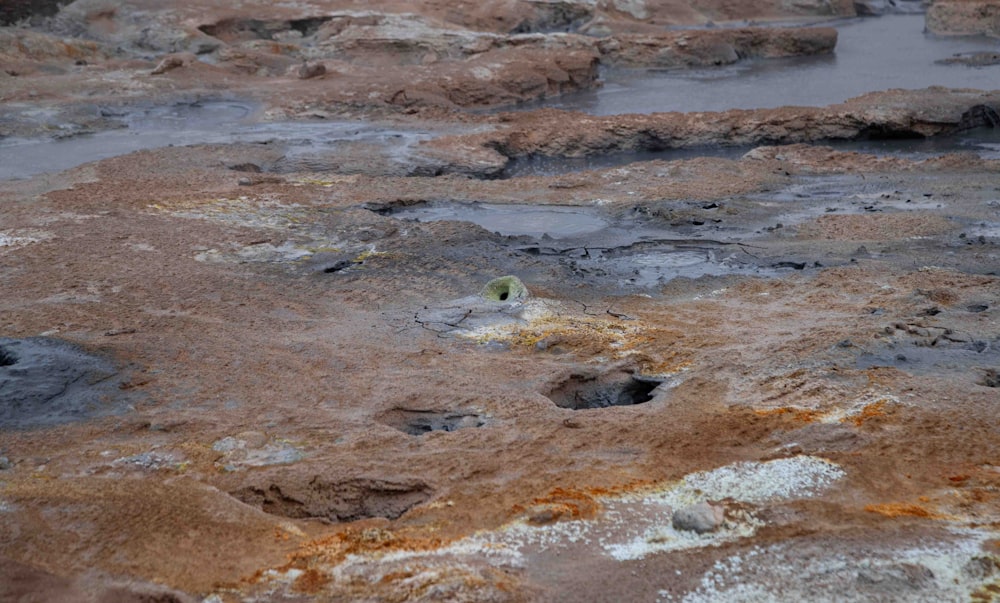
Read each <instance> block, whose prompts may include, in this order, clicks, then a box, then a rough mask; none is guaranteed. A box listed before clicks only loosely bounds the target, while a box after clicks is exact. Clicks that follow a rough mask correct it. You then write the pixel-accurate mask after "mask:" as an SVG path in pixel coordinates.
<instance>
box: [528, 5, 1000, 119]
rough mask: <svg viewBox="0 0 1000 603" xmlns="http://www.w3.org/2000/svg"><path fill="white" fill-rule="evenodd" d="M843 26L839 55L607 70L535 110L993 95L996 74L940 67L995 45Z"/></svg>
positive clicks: (908, 27) (918, 31)
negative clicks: (591, 86)
mask: <svg viewBox="0 0 1000 603" xmlns="http://www.w3.org/2000/svg"><path fill="white" fill-rule="evenodd" d="M835 25H837V32H838V39H837V47H836V50H835V52H834V54H833V55H819V56H811V57H795V58H779V59H766V60H753V61H746V62H742V63H738V64H734V65H731V66H726V67H720V68H713V69H690V70H683V71H676V70H671V71H653V70H618V69H608V70H606V71H605V72H604V74H603V80H604V86H603V87H601V88H599V89H597V90H595V91H588V92H580V93H574V94H571V95H566V96H562V97H559V98H557V99H553V100H551V101H547V102H545V103H539V104H534V105H530V106H528V107H530V108H535V107H538V106H547V107H555V108H559V109H566V110H572V111H584V112H586V113H591V114H594V115H616V114H620V113H657V112H665V111H681V112H692V111H725V110H727V109H762V108H769V107H781V106H822V105H830V104H835V103H839V102H843V101H845V100H847V99H849V98H852V97H855V96H860V95H862V94H864V93H866V92H870V91H872V90H888V89H891V88H904V89H917V88H926V87H928V86H945V87H949V88H978V89H982V88H986V89H989V88H993V87H994V86H993V85H992V84H991V83H990V82H992V81H996V79H997V77H998V75H997V73H996V70H997V69H998V68H997V67H995V66H994V67H990V66H986V67H983V68H981V69H977V68H974V67H968V66H966V65H962V64H945V63H939V62H938V61H941V60H943V59H948V58H949V57H953V56H954V55H956V54H958V55H962V54H968V53H978V52H991V51H992V52H996V50H997V42H996V40H992V39H989V38H985V37H984V38H975V37H959V38H956V37H943V36H935V35H933V34H929V33H924V17H923V15H886V16H882V17H874V18H871V17H870V18H863V19H852V20H849V21H843V22H841V23H839V24H835Z"/></svg>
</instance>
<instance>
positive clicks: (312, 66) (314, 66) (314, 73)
mask: <svg viewBox="0 0 1000 603" xmlns="http://www.w3.org/2000/svg"><path fill="white" fill-rule="evenodd" d="M295 75H296V76H298V78H299V79H300V80H308V79H312V78H314V77H319V76H321V75H326V65H324V64H323V63H302V64H301V65H299V66H298V68H297V69H296V70H295Z"/></svg>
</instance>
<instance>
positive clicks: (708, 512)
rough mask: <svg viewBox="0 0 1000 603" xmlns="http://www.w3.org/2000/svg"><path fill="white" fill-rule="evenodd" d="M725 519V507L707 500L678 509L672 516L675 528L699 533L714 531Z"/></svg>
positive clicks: (671, 519) (671, 520)
mask: <svg viewBox="0 0 1000 603" xmlns="http://www.w3.org/2000/svg"><path fill="white" fill-rule="evenodd" d="M725 520H726V512H725V508H723V507H721V506H719V505H714V504H712V503H709V502H705V501H702V502H700V503H696V504H693V505H690V506H687V507H684V508H682V509H677V510H676V511H674V515H673V517H671V518H670V522H671V524H672V525H673V526H674V529H675V530H687V531H689V532H695V533H697V534H707V533H709V532H714V531H715V530H717V529H719V527H720V526H721V525H722V524H723V522H725Z"/></svg>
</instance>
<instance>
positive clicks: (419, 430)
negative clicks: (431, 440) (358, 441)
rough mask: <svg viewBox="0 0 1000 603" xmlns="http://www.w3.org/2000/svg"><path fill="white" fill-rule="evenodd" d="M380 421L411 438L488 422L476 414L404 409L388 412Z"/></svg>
mask: <svg viewBox="0 0 1000 603" xmlns="http://www.w3.org/2000/svg"><path fill="white" fill-rule="evenodd" d="M380 421H381V422H382V423H383V424H385V425H388V426H389V427H392V428H393V429H398V430H399V431H402V432H403V433H406V434H409V435H412V436H421V435H424V434H425V433H430V432H432V431H458V430H459V429H466V428H469V427H483V426H485V425H486V424H487V422H488V420H487V418H486V417H484V416H483V415H480V414H476V413H469V412H448V411H444V412H442V411H436V410H408V409H405V408H396V409H393V410H390V411H389V412H387V413H386V414H385V415H383V416H382V418H381V419H380Z"/></svg>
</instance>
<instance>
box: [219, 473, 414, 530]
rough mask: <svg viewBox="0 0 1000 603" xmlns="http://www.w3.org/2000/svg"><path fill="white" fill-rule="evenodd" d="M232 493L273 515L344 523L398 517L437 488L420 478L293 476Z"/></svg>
mask: <svg viewBox="0 0 1000 603" xmlns="http://www.w3.org/2000/svg"><path fill="white" fill-rule="evenodd" d="M231 494H232V495H233V496H234V497H236V498H237V499H239V500H241V501H243V502H245V503H246V504H248V505H251V506H254V507H258V508H260V509H261V510H263V511H264V512H265V513H270V514H271V515H280V516H282V517H290V518H292V519H322V520H326V521H333V522H340V521H357V520H359V519H367V518H371V517H384V518H386V519H396V518H398V517H400V516H401V515H402V514H403V513H406V512H407V511H409V510H410V509H412V508H413V507H415V506H417V505H419V504H421V503H423V502H425V501H427V500H428V499H429V498H430V497H431V495H432V494H433V490H432V489H431V488H430V486H428V485H427V484H426V483H424V482H422V481H420V480H416V479H409V480H399V481H393V480H381V479H369V478H355V479H347V480H342V481H327V480H325V479H323V478H321V477H320V476H315V477H313V478H312V479H310V480H309V481H302V482H299V481H293V479H291V478H290V479H289V480H287V481H283V482H282V483H270V484H268V485H266V486H247V487H244V488H241V489H239V490H236V491H234V492H232V493H231Z"/></svg>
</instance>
